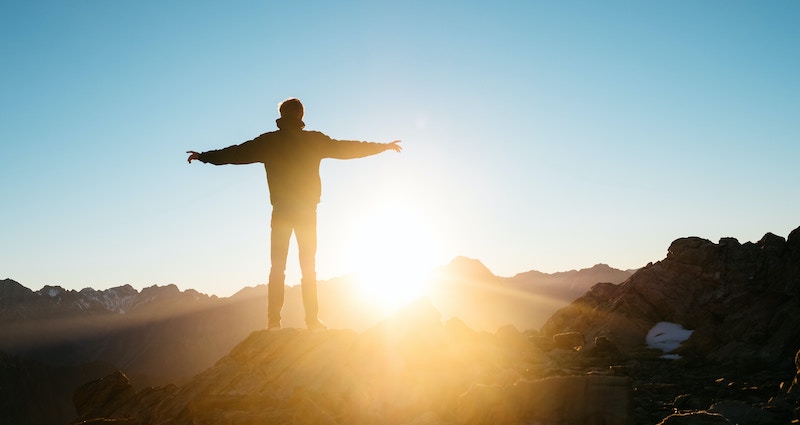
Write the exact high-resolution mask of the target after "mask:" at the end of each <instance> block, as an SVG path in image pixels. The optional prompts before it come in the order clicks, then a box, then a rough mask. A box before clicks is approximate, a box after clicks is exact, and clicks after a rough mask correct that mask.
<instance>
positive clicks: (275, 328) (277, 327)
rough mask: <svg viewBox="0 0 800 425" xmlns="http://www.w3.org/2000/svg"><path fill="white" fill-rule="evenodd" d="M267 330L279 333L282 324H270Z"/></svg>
mask: <svg viewBox="0 0 800 425" xmlns="http://www.w3.org/2000/svg"><path fill="white" fill-rule="evenodd" d="M267 330H268V331H279V330H281V324H280V323H270V324H269V325H267Z"/></svg>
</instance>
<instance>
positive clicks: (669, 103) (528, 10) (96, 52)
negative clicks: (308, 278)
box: [0, 0, 800, 296]
mask: <svg viewBox="0 0 800 425" xmlns="http://www.w3.org/2000/svg"><path fill="white" fill-rule="evenodd" d="M798 21H800V3H798V2H795V1H784V0H779V1H774V2H769V3H753V2H739V1H733V2H713V1H710V2H702V3H692V2H671V3H630V2H603V3H597V2H590V1H575V2H564V3H547V2H529V3H524V4H489V3H476V2H466V3H465V2H449V1H445V2H436V3H433V4H431V3H428V2H416V1H413V2H404V3H398V4H373V3H367V2H354V1H345V2H336V3H280V4H277V3H271V2H246V3H240V4H235V5H231V4H214V3H203V4H198V3H196V2H170V3H168V4H161V3H148V2H145V3H141V2H80V3H75V2H68V3H64V2H57V1H42V2H33V3H30V2H5V3H3V4H0V53H2V54H3V58H4V64H5V66H4V67H3V68H2V69H0V77H1V78H0V93H2V96H0V141H2V144H3V153H2V155H0V179H2V181H3V182H5V184H3V185H0V199H2V200H3V203H4V208H3V212H2V216H0V234H2V244H0V276H2V277H8V278H10V279H14V280H16V281H18V282H21V283H23V284H25V285H26V286H29V287H38V288H41V287H43V286H45V285H58V286H62V287H64V288H66V289H75V290H80V289H81V288H84V287H93V288H96V289H100V288H110V287H116V286H121V285H125V284H130V285H131V286H133V287H135V288H144V287H149V286H153V285H159V286H164V285H168V284H176V285H177V286H178V287H179V288H181V289H187V288H192V289H196V290H198V291H200V292H203V293H207V294H220V295H221V296H223V295H224V296H227V295H230V294H232V293H233V292H235V291H236V290H238V288H242V287H245V286H253V285H255V284H259V283H264V282H266V280H267V272H268V268H269V242H268V235H269V217H270V205H269V194H268V191H267V185H266V179H265V177H264V170H263V167H261V166H259V165H248V166H221V167H215V166H211V165H205V164H198V163H194V164H192V165H188V164H187V163H186V154H185V153H184V152H186V151H187V150H198V151H205V150H210V149H216V148H221V147H225V146H229V145H233V144H238V143H242V142H244V141H246V140H248V139H252V138H254V137H256V136H258V135H259V134H261V133H264V132H267V131H272V130H274V129H275V122H274V119H275V118H277V110H276V107H277V104H278V103H279V102H280V101H282V100H284V99H286V98H288V97H298V98H300V99H301V100H302V101H303V102H304V104H305V105H306V116H305V122H306V125H307V128H308V129H311V130H319V131H322V132H324V133H326V134H328V135H330V136H331V137H333V138H337V139H355V140H369V141H380V142H388V141H392V140H395V139H401V140H402V141H403V142H402V146H403V148H404V151H403V152H402V153H400V154H394V153H391V152H387V153H385V154H381V155H378V156H375V157H370V158H364V159H357V160H352V161H337V160H325V161H323V163H322V169H321V171H322V181H323V189H322V203H321V204H320V206H319V209H318V211H319V226H318V228H319V249H318V254H317V260H318V261H317V263H318V278H319V279H320V280H327V279H331V278H334V277H337V276H343V275H346V274H350V273H364V274H369V275H373V276H376V275H383V276H398V277H399V276H401V275H402V276H407V275H406V274H407V273H412V274H413V273H419V272H420V270H423V269H425V268H429V267H431V266H435V265H443V264H446V263H447V262H448V261H450V259H452V258H454V257H456V256H465V257H469V258H475V259H478V260H480V261H481V262H482V263H483V264H485V265H486V267H487V268H489V269H490V270H491V271H492V272H493V273H495V274H496V275H499V276H512V275H514V274H516V273H521V272H525V271H529V270H537V271H541V272H544V273H555V272H561V271H568V270H573V269H574V270H579V269H583V268H588V267H592V266H593V265H595V264H599V263H604V264H608V265H610V266H612V267H614V268H618V269H622V270H627V269H634V268H639V267H642V266H644V265H646V264H647V263H648V262H651V261H658V260H660V259H663V258H664V257H665V256H666V250H667V248H668V247H669V244H670V243H671V242H672V241H673V240H675V239H677V238H681V237H686V236H698V237H702V238H705V239H708V240H711V241H713V242H717V241H718V240H719V239H720V238H722V237H734V238H736V239H738V240H739V241H740V242H743V243H744V242H748V241H751V242H755V241H758V240H759V239H760V238H761V237H762V236H763V235H764V234H765V233H767V232H772V233H775V234H777V235H780V236H783V237H786V236H787V235H788V234H789V232H791V231H792V230H794V229H795V228H796V227H797V226H798V225H800V222H798V219H797V218H798V217H800V198H798V197H797V196H793V194H795V193H796V191H797V189H796V182H797V181H800V168H798V167H797V166H796V164H795V162H796V158H798V157H800V143H798V135H800V121H798V120H797V116H798V112H800V79H798V78H797V75H798V74H800V53H798V49H797V47H796V45H797V41H798V40H800V26H798V25H797V22H798ZM288 267H289V268H288V270H287V283H288V284H296V283H297V282H299V271H298V270H299V269H298V266H297V255H296V250H295V249H294V242H293V243H292V249H291V251H290V257H289V262H288Z"/></svg>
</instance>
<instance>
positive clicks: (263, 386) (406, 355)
mask: <svg viewBox="0 0 800 425" xmlns="http://www.w3.org/2000/svg"><path fill="white" fill-rule="evenodd" d="M550 363H551V360H550V359H549V358H548V357H547V355H546V354H545V353H543V352H542V351H540V350H539V349H537V348H536V347H535V346H534V345H533V344H532V343H531V342H530V341H529V340H528V338H526V337H525V336H524V335H523V334H522V333H521V332H519V331H516V330H515V329H513V328H510V327H509V328H505V329H503V330H502V331H499V332H497V333H495V334H488V333H479V332H475V331H473V330H471V329H469V328H468V327H466V326H465V325H464V324H463V323H460V322H459V321H457V320H452V321H448V322H447V323H442V321H441V319H440V314H439V312H438V311H437V310H436V309H434V308H433V307H432V306H431V305H430V304H429V303H427V302H424V301H421V302H419V303H417V304H414V305H411V306H409V307H408V308H407V309H405V310H403V311H401V312H399V313H398V314H397V315H395V316H393V317H392V318H390V319H389V320H387V321H384V322H382V323H381V324H379V325H377V326H375V327H373V328H371V329H370V330H368V331H366V332H363V333H361V334H359V333H356V332H355V331H350V330H328V331H324V332H310V331H306V330H300V329H284V330H281V331H277V332H275V331H258V332H255V333H253V334H251V335H250V336H249V337H248V338H247V339H246V340H245V341H243V342H242V343H241V344H239V345H238V346H236V348H234V349H233V350H232V351H231V352H230V354H229V355H227V356H225V357H223V358H222V359H221V360H220V361H218V362H217V364H216V365H215V366H214V367H212V368H210V369H208V370H207V371H205V372H203V373H201V374H200V375H198V376H196V377H195V378H194V379H192V380H191V381H190V382H188V383H187V384H185V385H183V386H180V387H174V386H172V387H164V388H159V389H146V390H142V391H139V392H133V391H131V390H130V389H129V388H127V389H126V387H125V383H124V379H122V378H121V377H120V375H118V374H115V375H111V376H109V377H106V378H104V379H103V380H101V381H94V382H91V383H89V384H87V385H86V386H84V387H83V388H81V389H80V390H78V392H77V393H76V396H75V400H76V403H77V402H78V401H79V400H80V406H79V407H78V414H79V416H80V419H79V420H80V421H83V420H92V419H97V418H106V419H120V420H123V419H124V420H125V421H126V423H130V424H161V423H177V424H184V423H185V424H189V423H191V424H218V423H236V424H264V423H269V424H377V423H380V424H411V423H430V424H516V423H520V421H524V420H536V419H537V418H538V419H542V420H545V419H546V420H547V421H546V422H543V423H553V424H559V423H573V422H571V421H573V420H575V419H576V418H577V419H579V420H580V421H581V422H580V423H587V424H591V423H607V424H629V423H631V422H630V414H629V413H630V410H631V386H630V381H629V380H628V379H627V378H623V377H614V376H605V377H597V376H595V377H584V376H573V377H571V378H563V379H552V380H539V379H536V378H537V377H538V376H540V375H541V372H542V370H544V369H546V368H547V367H548V366H547V365H548V364H550ZM495 389H497V390H495ZM497 394H501V401H502V403H501V404H497V403H496V401H497V400H496V396H497ZM587 394H589V396H588V397H590V399H586V397H587ZM576 397H577V398H576ZM592 397H593V398H592ZM102 406H111V407H110V408H105V410H103V408H102ZM569 406H572V407H569ZM612 410H613V411H612ZM587 414H588V416H586V415H587ZM565 415H566V416H565ZM603 417H605V418H612V417H613V418H616V419H615V421H606V422H592V421H593V420H597V419H592V418H603Z"/></svg>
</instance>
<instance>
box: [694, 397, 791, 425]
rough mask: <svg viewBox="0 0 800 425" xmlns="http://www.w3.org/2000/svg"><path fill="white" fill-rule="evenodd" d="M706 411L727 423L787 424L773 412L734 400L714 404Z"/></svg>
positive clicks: (785, 420)
mask: <svg viewBox="0 0 800 425" xmlns="http://www.w3.org/2000/svg"><path fill="white" fill-rule="evenodd" d="M708 411H709V412H710V413H719V414H720V415H722V416H724V417H725V418H726V419H728V420H729V421H731V422H733V423H737V424H753V425H780V424H784V423H786V422H787V418H780V417H778V415H776V414H775V413H773V412H769V411H766V410H763V409H760V408H758V407H755V406H752V405H750V404H747V403H744V402H741V401H736V400H723V401H720V402H717V403H714V404H713V405H712V406H711V407H710V408H709V409H708Z"/></svg>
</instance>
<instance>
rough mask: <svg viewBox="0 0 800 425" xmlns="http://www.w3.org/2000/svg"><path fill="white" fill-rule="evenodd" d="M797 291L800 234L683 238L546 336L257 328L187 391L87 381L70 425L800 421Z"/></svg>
mask: <svg viewBox="0 0 800 425" xmlns="http://www.w3.org/2000/svg"><path fill="white" fill-rule="evenodd" d="M799 289H800V229H796V230H795V231H793V232H792V233H791V234H790V235H789V237H788V238H787V239H783V238H781V237H778V236H775V235H772V234H767V235H765V237H764V238H762V239H761V240H760V241H759V242H757V243H745V244H740V243H739V242H738V241H735V240H733V239H723V240H721V241H720V242H719V243H712V242H710V241H707V240H703V239H699V238H682V239H678V240H676V241H675V242H674V243H673V244H672V245H671V247H670V249H669V253H668V255H667V257H666V258H665V259H664V260H662V261H659V262H657V263H655V264H649V265H647V266H646V267H645V268H643V269H641V270H639V271H638V272H636V273H635V274H634V275H633V276H631V277H630V278H629V279H628V280H626V281H625V282H623V283H621V284H619V285H615V284H598V285H595V286H594V287H593V288H592V290H591V291H589V292H588V293H587V294H586V295H585V296H583V297H581V298H579V299H578V300H576V301H574V302H573V303H571V304H570V305H569V306H567V307H565V308H563V309H561V310H560V311H558V312H557V313H556V314H555V315H553V317H552V318H551V319H550V320H549V321H548V322H547V323H546V324H545V325H544V326H543V328H542V329H541V331H533V330H532V331H526V332H520V331H518V330H517V329H516V328H514V327H513V326H508V327H503V328H501V329H499V330H498V331H497V332H494V333H488V332H478V331H474V330H472V329H470V328H469V327H468V326H467V325H466V324H464V322H462V321H460V320H458V319H449V320H446V321H443V320H442V317H441V314H440V313H439V311H438V310H437V309H436V308H434V306H433V305H431V303H430V302H426V301H420V302H419V303H417V304H415V305H413V306H410V307H409V308H407V309H406V310H404V311H402V312H400V313H398V314H397V315H395V316H393V317H391V318H390V319H388V320H386V321H384V322H382V323H381V324H379V325H377V326H375V327H373V328H371V329H369V330H367V331H365V332H363V333H360V334H359V333H357V332H354V331H325V332H320V333H313V332H308V331H303V330H297V329H285V330H282V331H278V332H268V331H258V332H255V333H253V334H251V335H250V336H249V337H248V338H247V339H245V340H244V341H243V342H242V343H240V344H239V345H238V346H237V347H236V348H234V349H233V350H232V351H231V352H230V353H229V354H228V355H227V356H225V357H223V358H222V359H221V360H219V361H218V362H217V363H216V364H215V365H214V366H213V367H211V368H209V369H207V370H206V371H205V372H203V373H201V374H199V375H197V376H195V377H194V378H193V379H192V380H190V381H189V382H187V383H186V384H184V385H180V386H174V385H171V386H166V387H157V388H146V389H141V390H138V391H137V390H135V389H134V388H133V387H132V386H131V385H130V384H129V382H128V380H127V379H126V377H125V376H124V375H123V374H120V373H115V374H112V375H109V376H107V377H105V378H104V379H101V380H96V381H92V382H90V383H87V384H86V385H84V386H83V387H81V388H80V389H79V390H78V391H77V392H76V394H75V403H76V408H77V412H78V414H79V418H78V420H77V421H76V422H75V423H84V424H91V423H107V421H110V420H114V421H116V422H118V423H124V424H131V425H139V424H141V425H144V424H167V423H169V424H211V423H214V424H217V423H227V424H256V423H259V424H260V423H274V424H282V423H286V424H289V423H291V424H312V423H313V424H320V423H322V424H372V423H385V424H575V423H581V424H606V425H608V424H659V425H674V424H770V425H771V424H775V425H777V424H788V423H798V422H800V383H798V380H799V378H800V352H798V349H800V338H798V337H799V336H800V335H799V333H800V326H798V322H797V320H798V319H797V317H796V314H792V313H794V312H796V311H797V306H798V290H799ZM664 323H668V324H673V325H675V327H677V328H680V327H679V326H678V325H682V326H683V328H685V329H688V330H689V331H685V332H683V331H682V332H681V335H683V337H682V338H683V339H682V341H683V343H682V344H679V345H677V348H676V349H675V350H672V349H666V351H673V352H671V353H665V350H664V349H660V348H655V347H654V346H652V344H651V345H650V346H648V343H650V342H652V339H651V337H650V335H652V332H651V331H652V330H653V329H662V328H661V327H659V324H664ZM667 328H669V327H667ZM681 329H682V328H681ZM656 336H658V335H656ZM662 348H663V347H662Z"/></svg>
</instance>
